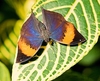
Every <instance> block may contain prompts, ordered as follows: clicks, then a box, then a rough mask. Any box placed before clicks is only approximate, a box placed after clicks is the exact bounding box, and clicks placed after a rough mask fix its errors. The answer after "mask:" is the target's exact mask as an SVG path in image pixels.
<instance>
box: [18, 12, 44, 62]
mask: <svg viewBox="0 0 100 81" xmlns="http://www.w3.org/2000/svg"><path fill="white" fill-rule="evenodd" d="M39 23H41V22H39V21H38V20H37V19H36V18H35V16H34V14H33V13H32V14H31V16H30V17H29V18H28V19H27V21H26V22H25V23H24V24H23V26H22V29H21V36H20V38H19V41H18V54H17V59H16V62H17V63H19V62H20V63H22V62H25V61H27V60H28V59H30V58H31V57H32V56H34V55H35V54H36V52H37V51H38V49H39V48H40V46H41V44H42V41H43V39H42V38H40V34H39V31H38V28H39V27H38V24H39Z"/></svg>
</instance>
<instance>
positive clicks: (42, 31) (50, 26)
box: [16, 8, 86, 63]
mask: <svg viewBox="0 0 100 81" xmlns="http://www.w3.org/2000/svg"><path fill="white" fill-rule="evenodd" d="M42 14H43V23H42V22H40V21H39V20H38V19H37V18H36V17H35V16H34V14H33V12H32V13H31V15H30V17H29V18H28V19H27V20H26V22H25V23H24V24H23V26H22V29H21V36H20V39H19V41H18V54H17V59H16V62H17V63H23V62H25V61H27V60H29V59H30V58H31V57H33V56H34V55H35V54H36V52H37V51H38V50H39V48H40V46H41V44H42V42H43V41H45V42H48V41H49V39H52V40H54V41H57V42H59V43H62V44H66V45H76V44H78V43H83V42H85V41H86V40H85V38H84V37H83V36H82V35H81V34H80V33H79V32H78V31H77V30H76V28H75V27H74V25H73V24H72V23H70V22H68V21H66V20H65V19H64V17H63V16H62V15H61V14H59V13H56V12H52V11H48V10H45V9H43V8H42Z"/></svg>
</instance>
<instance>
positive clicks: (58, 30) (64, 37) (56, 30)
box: [42, 8, 86, 45]
mask: <svg viewBox="0 0 100 81" xmlns="http://www.w3.org/2000/svg"><path fill="white" fill-rule="evenodd" d="M42 13H43V22H44V24H45V25H46V27H47V29H48V30H49V31H50V33H51V35H50V38H52V39H53V40H55V41H58V42H60V43H62V44H68V45H76V44H78V43H82V42H85V41H86V40H85V38H84V37H83V36H82V35H81V34H80V33H79V32H78V31H77V30H76V28H75V27H74V25H73V24H72V23H70V22H68V21H66V20H65V19H64V17H63V16H62V15H61V14H59V13H56V12H52V11H48V10H45V9H43V8H42Z"/></svg>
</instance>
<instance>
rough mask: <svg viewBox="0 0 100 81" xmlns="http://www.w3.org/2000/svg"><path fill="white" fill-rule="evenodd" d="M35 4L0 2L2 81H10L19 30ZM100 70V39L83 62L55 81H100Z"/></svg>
mask: <svg viewBox="0 0 100 81" xmlns="http://www.w3.org/2000/svg"><path fill="white" fill-rule="evenodd" d="M33 3H35V0H15V1H13V0H0V81H10V77H11V73H12V64H13V62H14V56H15V52H16V45H17V40H18V36H19V33H20V31H19V29H20V28H21V26H22V23H23V21H24V19H25V18H26V17H27V16H28V13H29V11H30V9H31V7H32V5H33ZM15 31H18V32H17V33H15ZM12 39H13V40H12ZM9 48H10V49H9ZM99 69H100V39H99V41H98V43H97V44H96V45H95V47H94V48H93V49H92V50H91V51H90V52H89V54H88V55H87V56H85V57H84V58H83V60H81V61H80V62H79V63H78V64H77V65H75V66H74V67H72V70H70V71H67V72H65V73H64V74H63V75H62V76H60V77H58V78H57V79H55V80H54V81H66V80H67V81H73V80H74V81H78V80H79V81H100V72H99V71H100V70H99ZM76 71H77V72H76ZM5 73H6V74H5Z"/></svg>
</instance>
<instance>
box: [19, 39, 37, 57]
mask: <svg viewBox="0 0 100 81" xmlns="http://www.w3.org/2000/svg"><path fill="white" fill-rule="evenodd" d="M18 46H19V49H20V50H21V52H22V53H23V54H24V55H26V56H34V55H35V53H36V51H37V50H36V49H35V48H34V49H33V48H31V47H30V45H27V44H26V42H25V40H24V39H20V40H19V42H18Z"/></svg>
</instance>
